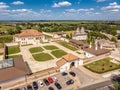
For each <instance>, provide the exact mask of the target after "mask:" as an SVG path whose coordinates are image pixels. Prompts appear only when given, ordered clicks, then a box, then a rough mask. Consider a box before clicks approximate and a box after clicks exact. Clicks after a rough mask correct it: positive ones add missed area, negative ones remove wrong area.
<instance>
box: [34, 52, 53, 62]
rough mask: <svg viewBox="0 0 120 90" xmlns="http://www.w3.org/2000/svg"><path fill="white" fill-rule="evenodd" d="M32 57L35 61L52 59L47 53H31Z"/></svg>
mask: <svg viewBox="0 0 120 90" xmlns="http://www.w3.org/2000/svg"><path fill="white" fill-rule="evenodd" d="M33 57H34V59H35V60H36V61H48V60H51V59H53V57H52V56H51V55H49V54H48V53H39V54H33Z"/></svg>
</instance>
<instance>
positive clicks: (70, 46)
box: [58, 41, 78, 51]
mask: <svg viewBox="0 0 120 90" xmlns="http://www.w3.org/2000/svg"><path fill="white" fill-rule="evenodd" d="M58 43H59V44H60V45H62V46H64V47H66V48H68V49H70V50H72V51H76V50H78V49H77V48H76V47H74V46H72V45H70V44H69V43H67V42H65V41H58Z"/></svg>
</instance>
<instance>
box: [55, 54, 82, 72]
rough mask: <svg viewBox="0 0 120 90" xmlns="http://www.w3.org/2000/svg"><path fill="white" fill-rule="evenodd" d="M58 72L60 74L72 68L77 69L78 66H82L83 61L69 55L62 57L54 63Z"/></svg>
mask: <svg viewBox="0 0 120 90" xmlns="http://www.w3.org/2000/svg"><path fill="white" fill-rule="evenodd" d="M56 64H57V67H58V70H59V71H60V72H63V71H66V70H69V69H70V68H72V67H78V66H79V65H83V60H81V59H80V58H79V57H77V56H75V55H73V54H71V53H69V54H67V55H65V56H63V57H62V58H61V59H60V60H59V61H57V62H56Z"/></svg>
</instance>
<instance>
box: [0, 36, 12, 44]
mask: <svg viewBox="0 0 120 90" xmlns="http://www.w3.org/2000/svg"><path fill="white" fill-rule="evenodd" d="M12 40H13V36H12V35H1V36H0V43H8V42H12Z"/></svg>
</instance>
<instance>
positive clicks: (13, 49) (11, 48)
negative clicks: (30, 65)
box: [8, 46, 20, 55]
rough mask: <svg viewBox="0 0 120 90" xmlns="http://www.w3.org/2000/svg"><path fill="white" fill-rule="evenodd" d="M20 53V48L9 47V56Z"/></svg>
mask: <svg viewBox="0 0 120 90" xmlns="http://www.w3.org/2000/svg"><path fill="white" fill-rule="evenodd" d="M19 52H20V48H19V46H10V47H8V55H9V54H15V53H19Z"/></svg>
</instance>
